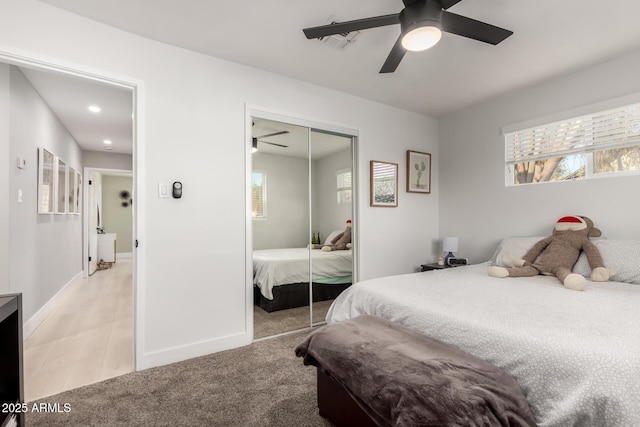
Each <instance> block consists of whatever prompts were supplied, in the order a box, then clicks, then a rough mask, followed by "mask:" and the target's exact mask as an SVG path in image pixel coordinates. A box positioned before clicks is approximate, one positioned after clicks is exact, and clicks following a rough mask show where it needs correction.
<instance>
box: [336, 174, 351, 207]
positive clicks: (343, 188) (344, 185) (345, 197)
mask: <svg viewBox="0 0 640 427" xmlns="http://www.w3.org/2000/svg"><path fill="white" fill-rule="evenodd" d="M336 184H337V193H338V204H342V203H351V170H350V169H342V170H338V171H336Z"/></svg>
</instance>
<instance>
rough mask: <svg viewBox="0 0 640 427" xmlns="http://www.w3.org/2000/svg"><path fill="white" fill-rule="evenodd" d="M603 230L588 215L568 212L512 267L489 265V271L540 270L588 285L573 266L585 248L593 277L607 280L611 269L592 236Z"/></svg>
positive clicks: (522, 273)
mask: <svg viewBox="0 0 640 427" xmlns="http://www.w3.org/2000/svg"><path fill="white" fill-rule="evenodd" d="M601 235H602V232H601V231H600V230H599V229H597V228H595V227H594V226H593V221H591V220H590V219H589V218H587V217H586V216H565V217H562V218H560V219H559V220H558V222H557V223H556V225H555V227H554V229H553V234H552V235H551V236H549V237H547V238H545V239H542V240H540V241H539V242H538V243H536V244H535V245H534V246H533V247H532V248H531V249H529V251H528V252H527V253H526V254H525V255H524V256H523V257H522V259H520V260H515V261H514V262H513V268H504V267H499V266H490V267H489V268H488V271H487V273H488V274H489V276H493V277H507V276H508V277H531V276H536V275H538V274H545V275H553V276H556V277H557V278H558V279H559V280H560V282H562V284H563V285H564V286H565V287H567V288H569V289H574V290H577V291H581V290H583V289H584V288H585V286H586V280H585V278H584V277H583V276H582V275H580V274H576V273H572V272H571V269H572V268H573V266H574V265H575V263H576V262H577V261H578V257H579V256H580V252H581V251H584V252H585V254H586V255H587V260H588V261H589V266H590V267H591V280H593V281H594V282H605V281H607V280H609V277H610V276H611V270H609V269H608V268H606V267H605V266H604V262H603V261H602V256H601V255H600V251H599V250H598V248H597V247H596V246H595V245H594V244H593V243H592V242H591V241H590V240H589V237H599V236H601Z"/></svg>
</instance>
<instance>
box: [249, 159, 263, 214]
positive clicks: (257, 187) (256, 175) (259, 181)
mask: <svg viewBox="0 0 640 427" xmlns="http://www.w3.org/2000/svg"><path fill="white" fill-rule="evenodd" d="M251 202H252V207H253V211H252V215H253V218H254V219H266V218H267V174H266V173H265V172H257V171H255V172H252V173H251Z"/></svg>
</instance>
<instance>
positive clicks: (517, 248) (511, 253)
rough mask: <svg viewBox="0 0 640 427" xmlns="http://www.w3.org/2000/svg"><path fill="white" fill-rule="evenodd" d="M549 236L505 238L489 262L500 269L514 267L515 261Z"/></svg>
mask: <svg viewBox="0 0 640 427" xmlns="http://www.w3.org/2000/svg"><path fill="white" fill-rule="evenodd" d="M546 237H548V236H533V237H505V238H504V239H502V241H501V242H500V244H498V248H497V249H496V251H495V252H494V254H493V256H492V257H491V259H490V260H489V264H491V265H498V266H500V267H513V261H514V260H516V259H521V258H522V257H523V256H524V254H526V253H527V251H528V250H529V249H531V248H532V247H533V245H535V244H536V243H538V242H539V241H540V240H542V239H545V238H546Z"/></svg>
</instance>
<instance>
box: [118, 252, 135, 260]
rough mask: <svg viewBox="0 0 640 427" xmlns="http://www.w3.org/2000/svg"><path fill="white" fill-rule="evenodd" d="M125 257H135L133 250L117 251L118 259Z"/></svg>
mask: <svg viewBox="0 0 640 427" xmlns="http://www.w3.org/2000/svg"><path fill="white" fill-rule="evenodd" d="M124 258H133V252H116V261H117V260H119V259H124Z"/></svg>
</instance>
